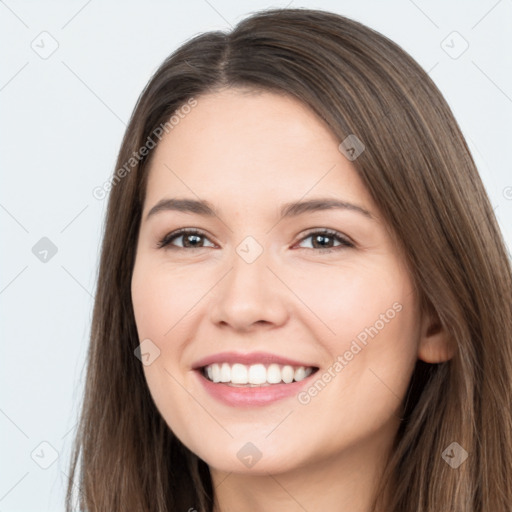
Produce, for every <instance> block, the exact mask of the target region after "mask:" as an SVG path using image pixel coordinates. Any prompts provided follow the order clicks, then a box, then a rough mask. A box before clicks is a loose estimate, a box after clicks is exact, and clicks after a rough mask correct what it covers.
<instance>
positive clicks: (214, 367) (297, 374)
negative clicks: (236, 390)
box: [204, 363, 313, 386]
mask: <svg viewBox="0 0 512 512" xmlns="http://www.w3.org/2000/svg"><path fill="white" fill-rule="evenodd" d="M312 372H313V368H311V367H304V366H298V367H293V366H290V365H279V364H275V363H273V364H270V365H268V366H265V365H263V364H253V365H250V366H246V365H243V364H240V363H235V364H233V365H230V364H229V363H222V364H218V363H214V364H211V365H208V366H207V367H206V368H205V369H204V375H205V377H207V378H208V380H210V381H212V382H215V383H218V382H222V383H225V384H228V385H229V384H232V385H249V386H258V385H263V386H268V385H270V384H279V383H280V382H284V383H285V384H290V383H291V382H293V381H295V382H299V381H301V380H304V379H305V378H306V377H308V376H309V375H311V373H312Z"/></svg>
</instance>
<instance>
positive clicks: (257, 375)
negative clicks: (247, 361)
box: [248, 364, 267, 384]
mask: <svg viewBox="0 0 512 512" xmlns="http://www.w3.org/2000/svg"><path fill="white" fill-rule="evenodd" d="M248 380H249V384H264V383H265V382H267V369H266V368H265V367H264V366H263V365H262V364H253V365H251V366H249V379H248Z"/></svg>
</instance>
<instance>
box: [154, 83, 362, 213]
mask: <svg viewBox="0 0 512 512" xmlns="http://www.w3.org/2000/svg"><path fill="white" fill-rule="evenodd" d="M196 101H197V105H196V106H195V107H193V108H191V109H190V111H189V112H188V113H187V114H186V115H182V116H181V118H180V121H179V123H177V124H176V125H174V127H173V128H172V129H171V130H170V131H169V132H168V133H167V134H165V135H164V137H163V138H162V140H161V142H160V143H159V144H158V146H157V147H156V149H155V150H154V151H155V155H154V158H153V159H152V160H151V166H150V169H149V179H148V187H147V191H146V198H147V199H148V202H149V200H151V201H155V200H158V199H159V198H160V196H162V194H165V193H167V194H170V193H174V195H176V194H187V195H190V194H191V193H193V194H195V195H197V196H200V197H202V198H209V199H211V200H213V201H216V200H217V201H221V200H227V199H228V198H230V197H235V199H236V198H238V200H239V201H243V200H249V198H253V199H255V200H257V199H258V198H259V200H260V202H265V201H269V200H271V199H272V200H274V201H283V202H284V201H288V200H290V199H297V200H298V199H299V198H300V197H301V196H304V195H305V194H313V195H315V194H316V193H318V194H322V195H325V193H329V194H331V195H338V196H339V195H342V196H343V199H346V200H349V199H356V198H357V199H358V200H359V202H361V200H362V201H363V202H366V204H367V205H368V206H369V204H370V202H371V200H370V198H369V196H368V194H367V192H366V190H365V187H364V186H363V184H362V182H361V181H360V179H359V177H358V175H357V172H356V171H355V168H354V166H353V164H352V163H351V162H350V161H349V160H348V159H347V158H346V157H345V156H344V155H343V154H342V153H341V152H340V151H339V149H338V146H339V144H340V142H341V141H339V140H338V139H337V137H336V136H335V135H334V134H333V133H332V131H331V130H330V129H329V127H328V126H327V125H326V124H325V123H324V122H323V121H322V120H321V119H320V118H319V117H318V116H317V115H316V114H315V113H314V112H313V111H312V110H311V109H310V108H309V106H307V105H305V104H304V103H302V102H300V101H299V100H297V99H295V98H294V97H292V96H288V95H282V94H277V93H274V92H268V91H253V90H248V89H226V90H221V91H219V92H215V93H209V94H205V95H202V96H199V97H197V98H196Z"/></svg>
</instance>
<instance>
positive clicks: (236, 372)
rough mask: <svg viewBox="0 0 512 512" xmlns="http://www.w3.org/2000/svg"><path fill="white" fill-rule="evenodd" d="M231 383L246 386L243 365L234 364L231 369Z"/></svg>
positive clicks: (245, 372)
mask: <svg viewBox="0 0 512 512" xmlns="http://www.w3.org/2000/svg"><path fill="white" fill-rule="evenodd" d="M231 383H232V384H247V367H246V366H244V365H243V364H238V363H237V364H234V365H233V366H232V367H231Z"/></svg>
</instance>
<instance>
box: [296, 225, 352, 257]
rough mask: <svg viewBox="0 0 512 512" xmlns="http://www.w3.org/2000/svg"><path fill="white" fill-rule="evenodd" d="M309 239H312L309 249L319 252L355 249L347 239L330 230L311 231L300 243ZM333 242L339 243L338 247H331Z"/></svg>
mask: <svg viewBox="0 0 512 512" xmlns="http://www.w3.org/2000/svg"><path fill="white" fill-rule="evenodd" d="M310 238H311V239H312V243H311V247H309V248H311V249H319V250H320V251H321V252H331V251H337V250H341V249H344V248H347V247H355V246H354V244H353V243H352V242H350V241H349V240H348V238H346V237H344V236H343V235H342V234H341V233H338V231H334V230H332V229H323V230H319V231H312V232H310V233H309V234H308V235H307V236H305V237H303V238H302V239H301V242H303V241H304V240H308V239H310ZM335 241H336V242H339V243H338V245H335V246H332V245H331V244H332V243H334V242H335ZM303 248H304V247H303ZM306 248H308V247H306Z"/></svg>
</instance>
